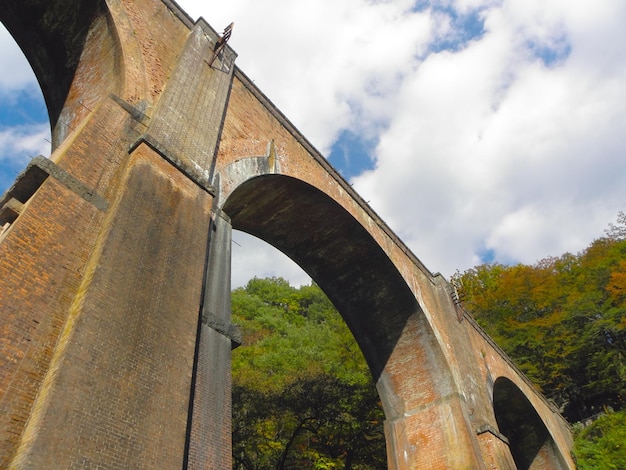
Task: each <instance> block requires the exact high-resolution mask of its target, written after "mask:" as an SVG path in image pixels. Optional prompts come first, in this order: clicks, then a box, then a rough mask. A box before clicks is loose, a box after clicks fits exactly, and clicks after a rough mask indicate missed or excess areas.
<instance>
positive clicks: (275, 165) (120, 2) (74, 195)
mask: <svg viewBox="0 0 626 470" xmlns="http://www.w3.org/2000/svg"><path fill="white" fill-rule="evenodd" d="M0 19H2V21H3V23H5V24H6V25H7V26H8V28H9V30H10V31H11V33H12V34H13V35H14V37H15V38H16V40H17V41H18V42H19V43H20V45H21V46H22V47H23V49H24V50H25V52H26V54H27V55H28V56H29V57H30V58H31V59H32V62H33V63H34V65H35V67H34V68H35V72H36V73H37V74H38V77H39V79H40V82H41V83H42V90H43V92H44V95H45V96H46V99H47V100H48V105H49V108H50V109H51V110H52V112H51V118H52V122H51V125H52V128H53V141H54V142H53V146H54V152H53V154H52V155H51V157H50V158H51V162H49V163H50V165H52V166H50V167H49V168H51V169H52V170H54V171H52V170H49V176H47V178H46V179H45V181H43V180H42V181H43V183H41V181H39V180H37V185H39V184H40V187H38V188H37V187H33V188H30V189H29V188H26V189H29V191H30V192H29V191H22V189H24V188H21V189H20V188H18V189H20V191H21V192H20V191H18V192H16V193H15V194H18V193H19V194H22V198H23V199H25V200H20V201H17V202H18V203H19V204H18V206H19V207H20V209H19V212H20V214H19V216H18V217H17V219H16V220H11V225H10V227H9V229H8V231H6V232H4V233H3V234H0V467H1V468H5V467H9V468H181V467H184V468H193V469H196V468H198V469H200V468H202V469H226V468H230V466H231V461H232V460H231V443H230V439H231V435H230V428H231V403H230V400H231V397H230V394H231V385H230V358H231V347H232V346H233V344H234V343H237V342H238V338H237V334H236V331H235V329H234V328H233V326H232V325H230V318H229V317H230V304H229V300H228V299H229V290H230V284H229V279H230V268H229V263H230V251H229V250H230V230H231V224H232V227H233V228H238V229H243V230H246V231H248V232H250V233H252V234H254V235H257V236H259V237H261V238H263V239H265V240H266V241H268V242H270V243H272V244H273V245H274V246H276V247H278V248H279V249H281V250H282V251H283V252H285V253H286V254H288V255H289V256H291V257H292V258H293V259H294V260H295V261H296V262H298V263H299V264H300V265H301V266H302V267H303V268H304V269H305V270H306V271H307V272H309V273H310V274H311V276H312V277H313V278H314V279H315V280H316V282H318V284H319V285H320V286H321V287H322V288H323V289H324V291H325V292H326V293H327V294H328V296H329V297H330V298H331V300H332V301H333V302H334V303H335V305H336V306H337V308H338V310H339V311H340V313H341V314H342V316H343V318H344V319H345V321H346V323H347V325H348V326H349V327H350V329H351V330H352V332H353V334H354V336H355V339H356V340H357V342H358V343H359V345H360V347H361V349H362V350H363V353H364V356H365V357H366V360H367V361H368V364H369V366H370V369H371V371H372V375H373V377H374V379H375V381H376V384H377V388H378V391H379V394H380V396H381V400H382V402H383V408H384V410H385V415H386V424H385V432H386V439H387V451H388V463H389V468H392V469H403V470H404V469H451V468H460V469H465V468H467V469H496V468H497V469H512V468H515V467H516V466H520V465H521V466H523V467H525V468H542V469H543V468H546V469H564V468H574V466H573V462H572V460H571V458H570V455H569V449H570V448H571V437H570V433H569V430H568V428H567V425H566V423H565V422H564V420H563V419H562V417H561V416H560V415H559V414H558V413H557V412H556V410H554V409H553V408H552V407H551V406H550V404H549V403H548V402H547V401H546V400H545V399H544V398H543V397H542V396H541V395H540V394H538V393H537V392H536V391H535V390H534V388H533V386H532V384H531V383H529V382H528V381H527V379H525V378H524V377H523V375H522V374H521V373H520V372H519V371H518V370H517V369H516V368H515V367H514V366H513V365H512V364H511V363H510V361H509V360H508V359H507V358H506V356H505V355H504V354H503V353H502V352H501V351H500V350H499V349H498V348H497V346H496V345H495V344H493V342H492V341H491V340H490V339H489V338H488V337H487V336H486V335H485V334H484V333H483V332H482V331H481V330H480V328H478V326H477V325H476V324H475V323H474V322H473V321H472V320H471V318H468V317H466V316H465V315H464V314H463V312H459V311H457V309H456V307H455V305H454V303H453V301H452V299H451V296H450V292H449V286H448V285H447V283H446V281H445V280H444V279H443V278H442V277H441V276H439V275H435V274H433V273H431V272H430V271H429V270H428V269H427V268H425V267H424V266H423V265H422V263H421V262H420V261H419V260H418V259H417V258H416V257H415V255H414V254H413V253H411V252H410V251H409V250H408V248H407V247H406V246H405V245H404V244H403V243H402V241H401V240H399V239H398V237H397V236H396V235H395V234H394V233H393V232H392V231H391V230H390V229H389V228H388V227H387V225H386V224H385V223H384V222H383V221H382V220H381V219H380V217H379V216H378V215H377V214H376V213H374V212H373V211H372V209H371V208H369V206H368V205H367V204H366V203H365V202H364V201H363V200H362V199H361V198H360V197H359V196H358V194H356V193H355V192H354V191H353V189H352V188H351V187H350V185H349V184H348V183H347V182H346V181H344V180H343V178H341V176H339V175H338V174H337V173H336V172H335V170H334V169H332V167H331V166H330V165H329V164H328V163H327V161H326V160H325V159H324V158H323V157H322V156H321V155H320V154H319V153H318V152H317V151H316V150H315V149H314V148H313V147H312V146H311V144H310V143H309V142H308V141H307V140H306V139H305V138H304V137H303V136H302V135H301V134H300V133H299V132H298V130H297V129H296V128H295V127H294V126H293V125H292V124H291V123H290V122H289V121H288V119H287V118H286V117H285V116H283V115H282V113H281V112H280V111H279V110H277V109H276V107H275V106H274V105H273V104H272V103H271V102H270V101H269V99H268V98H267V97H265V96H264V95H263V93H262V92H261V91H260V90H258V89H257V88H256V86H255V85H254V84H253V83H252V82H251V80H249V79H248V78H247V77H246V75H245V74H244V73H243V72H242V71H241V70H239V69H237V68H236V66H234V64H233V61H234V60H235V57H236V54H235V53H234V51H232V49H230V48H229V47H228V46H226V48H225V50H224V52H223V53H222V55H220V56H219V57H218V58H217V59H216V61H215V62H214V64H213V65H212V66H210V65H209V63H208V62H209V60H210V58H211V56H212V51H213V48H214V47H215V44H216V42H217V41H218V39H219V37H218V34H217V33H216V31H215V30H214V29H213V28H212V27H211V26H209V25H208V24H207V23H206V22H205V21H204V20H199V21H198V22H194V21H192V20H191V19H190V18H189V17H188V16H187V15H186V14H185V13H184V12H183V11H181V10H180V9H179V7H178V6H177V5H176V4H175V3H174V2H171V1H169V0H106V1H104V0H102V1H98V2H93V1H92V0H77V1H75V2H65V1H64V0H53V1H51V2H48V3H46V4H44V3H42V2H38V1H36V0H19V1H18V0H10V1H9V2H8V5H7V8H6V9H3V10H2V11H0ZM219 26H220V27H221V26H223V25H219ZM32 31H35V32H36V34H32ZM60 57H65V58H66V60H65V61H63V60H61V59H59V58H60ZM42 171H43V170H42ZM40 176H41V174H40ZM33 181H35V180H33V179H32V178H30V179H29V178H27V177H24V178H22V179H19V180H18V182H17V183H16V187H17V186H19V185H21V186H28V185H33V184H35V183H33ZM31 190H32V191H31ZM23 194H32V196H30V197H25V196H23ZM9 199H10V198H9ZM9 199H7V201H8V200H9ZM5 203H7V202H6V201H5V200H4V199H0V205H2V204H5ZM18 206H16V207H18ZM509 405H510V406H509ZM521 424H524V425H526V426H532V427H533V430H534V431H536V432H534V433H533V435H534V436H536V437H535V438H533V439H534V440H532V439H530V440H529V438H528V437H527V436H519V435H518V433H516V430H517V428H519V427H520V425H521ZM537 436H538V437H537ZM529 449H530V450H529ZM529 453H531V454H532V455H528V454H529Z"/></svg>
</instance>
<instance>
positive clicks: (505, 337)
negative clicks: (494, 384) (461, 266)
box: [455, 213, 626, 421]
mask: <svg viewBox="0 0 626 470" xmlns="http://www.w3.org/2000/svg"><path fill="white" fill-rule="evenodd" d="M455 277H456V279H455V282H456V283H460V284H462V286H463V294H464V296H465V297H464V305H465V307H466V308H467V310H468V311H470V313H471V314H472V315H473V316H474V317H475V318H476V320H477V321H478V323H479V324H480V325H481V326H482V327H483V328H484V329H485V330H486V331H487V333H489V335H490V336H492V337H493V338H494V339H495V341H496V342H497V343H498V345H500V346H501V347H502V348H503V349H504V350H505V351H506V352H507V354H509V355H510V356H511V358H512V359H513V360H514V361H515V362H516V364H517V365H518V366H519V367H520V369H522V371H523V372H525V373H526V374H527V375H528V376H529V377H530V378H531V379H532V380H533V381H534V382H535V383H536V384H538V385H539V387H540V388H541V390H542V391H543V393H544V394H545V395H547V396H548V397H549V398H551V399H553V400H554V401H555V402H556V403H557V404H558V405H559V406H560V407H561V408H562V409H563V411H564V414H565V416H566V417H567V418H568V419H570V420H571V421H578V420H580V419H583V418H585V417H587V416H589V415H592V414H594V413H597V412H598V411H600V410H602V409H603V408H604V407H606V406H610V407H612V408H615V409H621V408H622V407H623V406H624V397H625V393H626V361H625V360H626V357H625V356H626V217H625V216H624V214H623V213H620V216H619V217H618V225H611V226H610V228H609V230H607V236H606V237H603V238H600V239H598V240H595V241H594V242H593V243H591V245H590V246H589V247H588V248H587V249H585V250H584V251H583V252H581V253H579V254H577V255H572V254H569V253H567V254H564V255H562V256H560V257H558V258H549V259H545V260H542V261H540V262H538V263H536V264H535V265H532V266H528V265H522V264H518V265H515V266H505V265H501V264H485V265H482V266H478V267H476V268H473V269H470V270H468V271H465V272H464V273H457V275H456V276H455Z"/></svg>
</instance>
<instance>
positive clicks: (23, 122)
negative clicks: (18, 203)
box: [0, 25, 50, 231]
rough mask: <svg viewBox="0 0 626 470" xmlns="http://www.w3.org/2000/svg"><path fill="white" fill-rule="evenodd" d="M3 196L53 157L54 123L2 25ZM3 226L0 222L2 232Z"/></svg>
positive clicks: (0, 122)
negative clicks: (29, 169) (39, 160)
mask: <svg viewBox="0 0 626 470" xmlns="http://www.w3.org/2000/svg"><path fill="white" fill-rule="evenodd" d="M0 47H1V49H2V53H1V54H0V67H2V68H3V70H5V71H6V73H5V74H4V75H3V76H2V77H0V135H1V139H0V196H1V195H2V194H4V193H5V191H6V190H7V189H8V188H9V187H10V186H11V184H13V182H14V181H15V178H16V175H18V174H19V173H20V172H21V171H22V170H24V168H25V167H26V165H27V164H28V162H29V160H30V159H31V158H32V157H34V156H36V155H40V154H41V155H49V154H50V121H49V119H48V110H47V107H46V104H45V101H44V98H43V94H42V90H41V88H40V86H39V84H38V82H37V79H36V77H35V74H34V72H33V70H32V68H31V67H30V65H29V64H28V61H27V59H26V56H25V55H24V54H23V52H22V51H21V49H20V48H19V45H18V44H17V43H16V42H15V40H14V39H13V37H12V36H11V35H10V33H9V32H8V31H7V30H6V28H4V26H3V25H0ZM2 226H3V223H0V231H1V228H2Z"/></svg>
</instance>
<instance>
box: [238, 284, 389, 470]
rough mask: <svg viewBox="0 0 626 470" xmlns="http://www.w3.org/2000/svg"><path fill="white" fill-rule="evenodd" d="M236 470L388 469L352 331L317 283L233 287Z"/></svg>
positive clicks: (372, 392)
mask: <svg viewBox="0 0 626 470" xmlns="http://www.w3.org/2000/svg"><path fill="white" fill-rule="evenodd" d="M232 310H233V321H234V322H236V323H237V324H239V325H240V326H241V328H242V330H243V333H244V335H243V338H244V343H243V346H242V347H241V348H239V349H237V350H235V351H234V353H233V466H234V468H235V469H246V470H253V469H254V470H260V469H287V468H298V469H346V470H347V469H354V470H356V469H363V470H369V469H383V468H386V453H385V439H384V434H383V427H382V424H383V420H384V416H383V412H382V408H381V406H380V402H379V399H378V395H377V392H376V389H375V387H374V384H373V382H372V378H371V375H370V373H369V370H368V368H367V365H366V364H365V360H364V358H363V356H362V354H361V351H360V350H359V348H358V346H357V345H356V342H355V341H354V338H353V337H352V334H351V333H350V331H349V330H348V328H347V326H346V325H345V323H344V322H343V320H342V318H341V317H340V316H339V314H338V313H337V311H336V310H335V308H334V307H333V305H332V304H331V302H330V301H329V300H328V298H327V297H326V296H325V295H324V294H323V292H322V291H321V289H320V288H319V287H317V286H316V285H311V286H303V287H300V288H294V287H292V286H290V285H289V283H288V282H287V281H285V280H284V279H281V278H271V279H256V278H255V279H252V280H251V281H250V282H248V284H247V286H246V287H245V288H240V289H236V290H235V291H233V297H232Z"/></svg>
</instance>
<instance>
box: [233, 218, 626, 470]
mask: <svg viewBox="0 0 626 470" xmlns="http://www.w3.org/2000/svg"><path fill="white" fill-rule="evenodd" d="M453 281H454V282H455V283H457V284H460V285H461V293H462V296H463V306H464V308H465V309H467V310H468V311H469V312H470V313H471V314H472V315H473V316H474V318H476V320H477V321H478V323H479V324H481V325H482V326H483V328H484V329H485V330H486V331H487V332H488V333H489V335H490V336H491V337H492V338H494V339H495V341H496V342H497V343H498V345H499V346H500V347H502V348H503V349H504V350H505V351H506V352H507V353H508V354H509V355H510V356H511V358H512V359H513V361H514V362H515V363H516V364H517V365H518V366H519V368H520V369H521V370H522V371H524V372H525V373H526V374H527V375H528V376H529V377H530V378H531V380H532V381H533V382H534V383H535V384H537V386H538V387H539V388H540V389H541V391H542V392H543V393H544V394H545V395H546V396H547V397H548V398H550V399H552V400H553V401H554V402H555V403H556V404H557V406H559V407H560V408H561V409H562V410H563V413H564V415H565V416H566V418H567V419H568V420H569V421H570V422H571V423H576V422H579V421H587V422H589V420H588V418H590V417H597V415H598V414H604V416H603V417H601V418H600V419H598V420H597V421H595V422H594V423H593V424H592V425H591V426H588V427H583V426H582V425H580V424H578V425H577V426H576V429H577V432H576V450H575V456H576V458H577V464H578V466H579V468H580V469H583V470H592V469H622V470H623V469H626V444H625V442H626V424H624V423H625V422H626V409H624V397H625V394H626V364H625V359H626V358H625V356H626V215H625V214H623V213H620V215H619V217H618V224H617V225H610V228H609V230H607V235H606V237H604V238H600V239H598V240H595V241H594V242H593V243H592V244H591V245H590V246H589V247H588V248H587V249H585V250H584V251H583V252H581V253H579V254H576V255H573V254H569V253H567V254H564V255H562V256H560V257H558V258H550V259H545V260H542V261H540V262H538V263H537V264H535V265H532V266H527V265H515V266H505V265H501V264H486V265H482V266H478V267H476V268H473V269H471V270H468V271H466V272H464V273H458V274H457V275H456V276H455V277H454V279H453ZM233 321H234V322H235V323H237V324H239V325H240V326H241V327H242V329H243V332H244V344H243V346H242V347H241V348H239V349H237V350H235V351H234V353H233V462H234V468H235V469H237V470H261V469H279V470H280V469H296V468H297V469H346V470H347V469H363V470H366V469H368V470H369V469H383V468H386V453H385V440H384V435H383V420H384V416H383V412H382V409H381V407H380V403H379V400H378V396H377V394H376V390H375V387H374V385H373V383H372V380H371V376H370V374H369V371H368V370H367V366H366V364H365V361H364V359H363V357H362V355H361V352H360V350H359V349H358V347H357V345H356V344H355V342H354V339H353V338H352V335H351V334H350V332H349V331H348V329H347V327H346V325H345V323H344V322H343V320H342V319H341V317H340V316H339V314H338V313H337V312H336V311H335V309H334V308H333V306H332V304H331V303H330V301H329V300H328V299H327V298H326V297H325V295H324V294H323V293H322V291H321V290H320V289H319V288H318V287H317V286H315V285H312V286H304V287H301V288H299V289H296V288H294V287H291V286H290V285H289V284H288V282H287V281H285V280H283V279H280V278H273V279H253V280H251V281H250V282H249V283H248V285H247V286H246V287H245V288H241V289H236V290H235V291H233ZM612 410H614V412H612ZM620 410H621V411H620Z"/></svg>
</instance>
